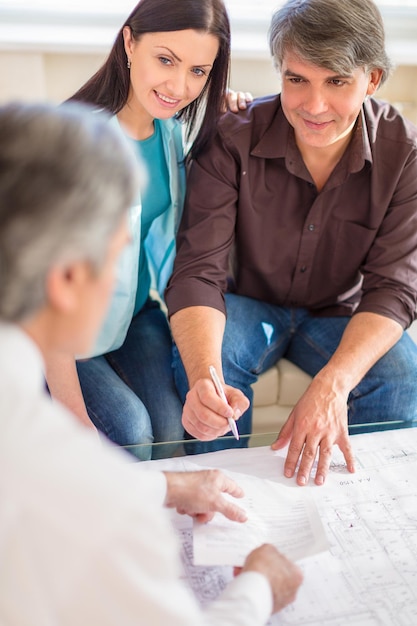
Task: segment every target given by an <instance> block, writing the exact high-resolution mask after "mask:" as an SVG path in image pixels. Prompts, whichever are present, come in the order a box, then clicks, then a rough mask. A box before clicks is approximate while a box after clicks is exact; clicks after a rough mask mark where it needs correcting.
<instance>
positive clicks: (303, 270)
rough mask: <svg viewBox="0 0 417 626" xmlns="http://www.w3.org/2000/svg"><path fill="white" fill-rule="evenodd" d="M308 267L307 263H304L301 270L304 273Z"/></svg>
mask: <svg viewBox="0 0 417 626" xmlns="http://www.w3.org/2000/svg"><path fill="white" fill-rule="evenodd" d="M306 269H307V267H306V266H305V265H303V266H302V267H300V272H301V273H302V274H304V272H305V271H306Z"/></svg>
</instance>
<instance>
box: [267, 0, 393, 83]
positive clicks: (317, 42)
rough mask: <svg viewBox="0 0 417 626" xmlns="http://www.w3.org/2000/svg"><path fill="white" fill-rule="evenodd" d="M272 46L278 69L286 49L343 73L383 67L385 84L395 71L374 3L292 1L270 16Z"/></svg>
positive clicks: (351, 0)
mask: <svg viewBox="0 0 417 626" xmlns="http://www.w3.org/2000/svg"><path fill="white" fill-rule="evenodd" d="M269 47H270V51H271V55H272V57H273V60H274V64H275V66H276V67H277V68H278V69H280V68H281V65H282V61H283V58H284V55H285V53H286V52H287V51H290V52H293V53H295V54H296V55H298V56H300V57H301V58H302V59H303V60H305V61H307V62H308V63H311V64H313V65H317V66H318V67H323V68H326V69H328V70H330V71H332V72H335V73H336V74H339V75H346V74H350V73H351V72H352V70H355V69H357V68H359V67H363V68H364V69H365V71H366V72H370V71H372V70H374V69H381V70H382V80H381V84H382V83H383V82H384V81H385V80H386V79H387V78H388V76H389V73H390V71H391V67H392V66H391V62H390V60H389V58H388V56H387V53H386V51H385V31H384V24H383V21H382V17H381V14H380V12H379V10H378V8H377V6H376V5H375V3H374V2H373V1H372V0H288V2H286V3H285V4H284V6H283V7H282V8H280V9H278V10H277V11H276V12H275V13H274V15H273V16H272V20H271V25H270V29H269Z"/></svg>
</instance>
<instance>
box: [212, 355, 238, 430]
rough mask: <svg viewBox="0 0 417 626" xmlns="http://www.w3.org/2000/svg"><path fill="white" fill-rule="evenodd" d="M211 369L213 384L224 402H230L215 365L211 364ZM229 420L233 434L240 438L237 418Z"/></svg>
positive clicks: (229, 418)
mask: <svg viewBox="0 0 417 626" xmlns="http://www.w3.org/2000/svg"><path fill="white" fill-rule="evenodd" d="M209 371H210V376H211V380H212V381H213V384H214V386H215V388H216V391H217V393H218V395H219V396H220V398H221V399H222V400H223V401H224V402H226V404H229V403H228V401H227V398H226V394H225V393H224V389H223V386H222V384H221V382H220V378H219V376H218V374H217V372H216V368H215V367H213V365H210V366H209ZM227 421H228V422H229V426H230V430H231V431H232V433H233V435H234V436H235V438H236V439H238V440H239V431H238V429H237V425H236V420H234V419H233V417H228V418H227Z"/></svg>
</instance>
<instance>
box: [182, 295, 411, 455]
mask: <svg viewBox="0 0 417 626" xmlns="http://www.w3.org/2000/svg"><path fill="white" fill-rule="evenodd" d="M226 307H227V321H226V328H225V334H224V340H223V348H222V361H223V374H224V378H225V381H226V382H227V384H228V385H232V386H233V387H236V388H238V389H240V390H241V391H242V392H243V393H244V394H245V395H246V396H247V397H248V398H249V400H250V402H251V406H250V408H249V409H248V411H246V413H245V414H244V415H243V416H242V417H241V418H240V419H239V422H238V427H239V432H240V433H241V434H250V432H251V427H252V399H253V392H252V388H251V385H252V384H253V383H254V382H255V381H256V380H257V378H258V376H259V375H260V374H261V373H262V372H265V371H266V370H267V369H269V368H270V367H272V366H273V365H274V364H275V363H276V362H277V361H278V360H279V359H280V358H281V357H283V356H285V358H286V359H288V360H289V361H291V362H292V363H294V364H295V365H298V367H300V368H301V369H302V370H304V371H305V372H307V373H308V374H310V376H315V374H317V372H318V371H319V370H321V368H322V367H323V366H324V365H325V364H326V363H327V362H328V361H329V359H330V357H331V356H332V354H333V353H334V351H335V350H336V348H337V346H338V345H339V343H340V340H341V337H342V334H343V331H344V329H345V327H346V325H347V323H348V322H349V320H350V318H349V317H313V316H312V315H310V313H309V312H308V311H307V310H306V309H302V308H287V307H279V306H274V305H271V304H266V303H264V302H261V301H259V300H253V299H251V298H246V297H243V296H237V295H234V294H227V295H226ZM174 372H175V382H176V385H177V389H178V392H179V395H180V397H181V398H182V400H183V401H185V395H186V393H187V391H188V383H187V378H186V375H185V372H184V368H183V366H182V363H181V359H180V357H179V354H178V350H177V349H176V347H175V346H174ZM348 417H349V426H354V425H362V426H359V427H356V428H353V429H352V428H351V429H350V430H351V432H364V431H369V430H382V429H385V428H395V427H404V426H413V425H417V422H415V420H417V346H416V345H415V343H414V342H413V341H412V339H411V338H410V337H409V336H408V335H407V333H404V334H403V336H402V338H401V339H400V340H399V341H398V342H397V344H396V345H395V346H393V348H391V350H389V352H387V354H386V355H384V356H383V357H382V358H381V359H380V360H379V361H378V362H377V363H376V364H375V365H374V366H373V367H372V368H371V369H370V370H369V372H368V374H367V375H366V376H365V377H364V378H363V380H362V381H361V382H360V383H359V385H358V386H357V387H355V388H354V389H353V390H352V391H351V393H350V395H349V399H348ZM393 421H394V422H397V424H394V425H393V424H390V422H393ZM413 421H414V422H415V423H414V424H413ZM245 445H247V441H234V440H233V439H232V438H230V437H228V438H227V439H226V440H222V438H221V437H220V438H218V439H216V440H215V441H212V442H201V443H195V442H194V443H193V445H189V446H187V452H189V453H193V452H194V453H201V452H211V451H213V450H219V449H223V448H229V447H240V446H245Z"/></svg>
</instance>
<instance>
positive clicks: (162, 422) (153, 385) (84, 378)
mask: <svg viewBox="0 0 417 626" xmlns="http://www.w3.org/2000/svg"><path fill="white" fill-rule="evenodd" d="M77 370H78V376H79V379H80V384H81V389H82V392H83V396H84V400H85V403H86V407H87V411H88V414H89V416H90V419H91V421H92V422H93V423H94V425H95V426H96V427H97V428H98V429H99V430H100V431H101V432H102V433H104V434H105V435H106V436H107V437H108V438H109V439H111V440H112V441H113V442H115V443H117V444H118V445H121V446H136V445H137V444H147V443H149V444H151V443H153V442H170V441H178V440H182V439H183V438H184V429H183V427H182V424H181V416H182V403H181V401H180V399H179V397H178V394H177V390H176V388H175V384H174V377H173V372H172V338H171V333H170V329H169V326H168V323H167V320H166V317H165V314H164V313H163V312H162V311H161V309H160V307H159V304H158V303H157V302H155V301H152V300H148V301H147V303H146V304H145V306H144V307H143V308H142V309H141V311H140V312H139V313H138V314H137V315H136V316H135V317H134V318H133V320H132V322H131V325H130V328H129V331H128V333H127V336H126V339H125V341H124V343H123V345H122V346H121V347H120V348H119V349H118V350H115V351H114V352H109V353H108V354H105V355H103V356H98V357H94V358H91V359H85V360H80V361H77ZM176 448H177V445H170V444H168V443H166V444H163V445H160V446H154V447H153V451H152V447H151V446H150V445H149V446H147V445H146V446H143V445H142V446H139V447H137V448H135V447H132V448H130V449H129V450H130V451H131V452H132V453H133V454H135V456H136V457H138V458H139V459H141V460H147V459H150V458H151V456H152V458H161V457H165V456H172V454H173V453H174V452H175V450H176Z"/></svg>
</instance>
